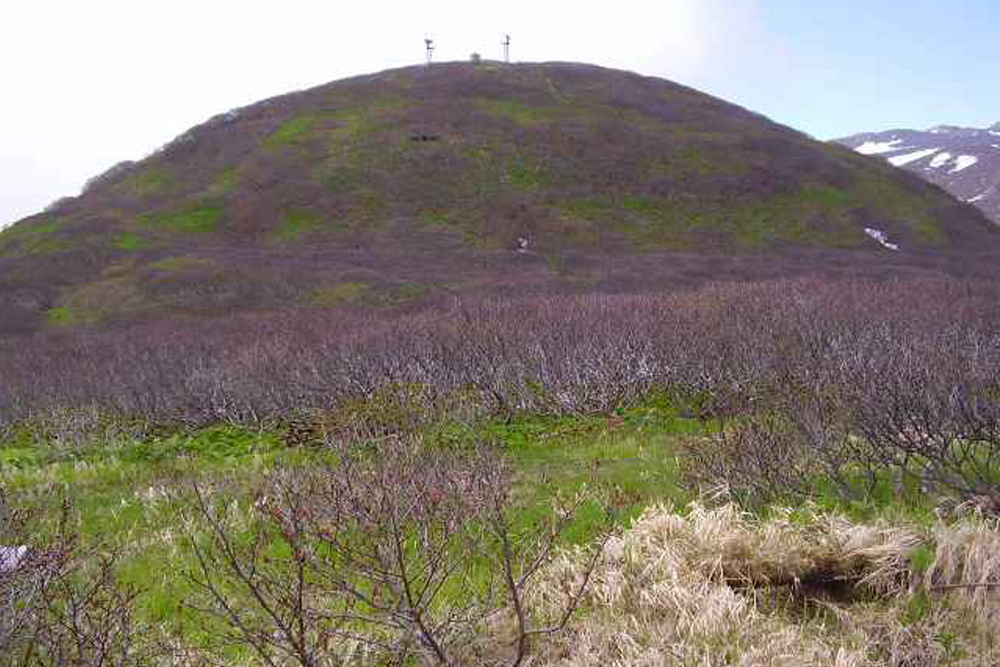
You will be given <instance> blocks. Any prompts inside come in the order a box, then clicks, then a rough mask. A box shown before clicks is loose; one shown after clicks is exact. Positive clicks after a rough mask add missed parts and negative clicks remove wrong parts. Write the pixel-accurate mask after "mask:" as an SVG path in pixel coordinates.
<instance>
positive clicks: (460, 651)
mask: <svg viewBox="0 0 1000 667" xmlns="http://www.w3.org/2000/svg"><path fill="white" fill-rule="evenodd" d="M337 458H338V462H337V463H336V464H334V465H332V466H330V467H328V468H326V469H325V470H323V471H321V472H319V473H308V472H305V471H302V470H286V471H282V472H279V473H276V474H275V475H273V476H272V477H271V479H270V480H269V482H268V484H267V485H266V486H265V488H264V489H262V490H261V491H260V493H259V494H258V496H257V499H256V501H255V502H254V505H253V508H252V510H251V512H250V518H249V523H248V524H247V525H245V526H242V527H241V528H238V527H237V526H236V525H235V524H234V523H233V522H232V521H231V517H229V518H227V516H226V511H227V510H226V508H225V507H221V508H220V507H219V506H217V505H216V504H215V503H214V502H213V501H212V499H211V498H210V497H209V496H208V495H207V494H206V493H205V492H204V490H199V493H198V494H197V498H198V501H197V515H198V516H199V517H200V520H201V521H200V525H203V526H205V528H206V530H207V537H204V536H199V535H198V534H197V533H192V534H191V539H190V544H191V547H192V549H193V551H194V553H195V556H196V558H197V560H198V563H199V568H198V571H196V572H193V573H191V578H192V580H193V581H194V582H195V583H196V585H197V586H198V588H199V589H200V590H201V592H202V595H201V596H200V601H199V602H198V603H197V605H196V608H197V609H199V610H200V611H202V612H203V613H205V614H206V615H207V616H208V617H210V618H214V619H216V620H217V622H218V623H219V624H220V627H221V628H222V631H221V632H220V639H221V640H222V641H221V644H222V646H221V647H220V646H216V647H215V648H216V650H219V649H220V648H224V647H225V646H231V645H234V644H236V645H240V644H242V645H245V646H249V647H250V648H251V649H252V652H253V654H254V655H255V657H256V659H257V660H259V661H260V662H261V663H263V664H267V665H283V664H297V665H303V666H306V665H308V666H310V667H312V666H315V665H321V664H408V663H407V661H408V660H413V659H416V660H418V661H419V662H420V663H422V664H438V665H458V664H468V661H469V660H472V659H474V658H475V659H477V660H479V661H485V662H493V663H496V664H509V665H520V664H522V663H523V662H524V660H525V659H526V658H527V656H528V654H529V651H530V648H531V642H532V640H533V639H535V638H537V637H540V636H542V635H546V634H552V633H555V632H558V631H559V630H561V629H562V628H563V627H564V626H565V624H566V622H567V621H568V619H569V617H570V615H571V614H572V612H573V610H574V609H575V608H576V605H577V604H578V602H579V599H580V596H581V595H582V592H583V590H584V589H585V588H586V585H587V577H584V578H583V580H582V581H581V582H579V583H578V584H577V585H576V586H575V587H574V588H573V589H572V590H570V591H568V594H567V597H566V599H565V600H564V607H563V612H562V616H561V617H560V618H559V619H557V620H556V622H555V623H554V624H552V625H545V626H539V625H538V624H537V623H536V620H535V618H534V617H533V616H532V615H531V614H530V613H529V612H528V611H527V609H526V607H525V600H526V596H527V595H528V594H529V593H530V591H531V589H532V587H533V585H534V582H535V579H536V577H537V575H538V573H539V572H540V571H541V569H542V568H543V566H544V565H545V564H546V563H547V562H548V560H549V559H550V557H551V556H552V554H553V550H554V548H555V545H556V542H557V540H558V538H559V536H560V534H561V533H562V531H563V530H564V529H565V527H566V526H567V524H568V522H569V521H571V520H572V519H573V518H574V516H575V513H576V510H577V509H578V508H579V506H580V503H581V502H582V498H581V497H577V498H574V499H572V500H570V501H569V502H568V503H566V504H563V505H560V506H559V507H558V508H557V512H556V515H555V518H554V519H552V520H551V521H545V522H542V524H540V525H538V526H534V527H528V528H523V527H519V526H518V525H517V524H516V522H515V507H514V503H513V501H512V499H511V496H510V488H509V476H510V471H509V470H508V469H507V467H506V465H504V464H503V462H502V461H500V460H499V459H497V458H496V457H494V456H492V455H490V454H488V453H487V452H486V451H485V450H482V449H480V450H477V451H475V452H474V453H466V454H454V453H452V454H446V453H442V452H433V451H431V450H428V449H427V448H426V447H424V446H421V445H420V444H419V443H416V442H413V441H399V442H396V443H395V444H394V445H388V444H386V443H383V445H382V446H380V448H379V449H378V450H377V451H374V452H372V451H368V452H359V451H358V450H357V444H356V443H355V449H353V450H352V449H351V448H348V447H342V448H340V449H338V456H337ZM503 606H507V607H508V608H509V609H510V610H511V614H512V617H513V619H514V621H513V627H514V628H515V630H514V632H513V638H512V640H511V642H510V645H509V646H507V647H506V649H505V650H504V651H503V652H502V653H503V654H501V655H493V654H489V655H484V654H482V653H480V654H478V655H473V654H475V653H477V647H479V650H480V651H482V650H484V649H482V646H483V643H482V641H481V640H480V639H479V637H480V633H482V632H483V631H484V629H486V628H487V627H488V625H489V621H490V619H491V618H492V617H494V616H495V614H496V613H497V612H498V609H499V608H500V607H503ZM470 651H472V653H470Z"/></svg>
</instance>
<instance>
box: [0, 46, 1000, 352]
mask: <svg viewBox="0 0 1000 667" xmlns="http://www.w3.org/2000/svg"><path fill="white" fill-rule="evenodd" d="M866 229H877V230H878V231H879V232H881V233H883V234H885V235H886V238H888V239H890V240H891V243H892V244H894V245H897V246H898V247H899V249H900V250H899V251H898V252H896V251H890V250H888V249H887V247H886V246H885V245H883V244H880V243H878V242H876V241H875V240H873V237H872V236H871V234H870V233H866V231H865V230H866ZM996 235H997V232H996V230H995V229H994V228H993V227H991V226H990V225H989V223H988V222H987V221H986V220H985V219H984V218H982V217H981V215H980V214H979V213H978V212H977V211H976V210H975V209H973V208H972V207H969V206H964V205H962V204H960V203H959V202H957V201H956V200H954V199H952V198H951V197H949V196H948V195H946V194H945V193H944V192H943V191H941V190H940V189H938V188H936V187H934V186H932V185H928V184H926V183H924V182H922V181H921V180H920V179H919V178H917V177H915V176H913V175H910V174H908V173H906V172H903V171H900V170H897V169H894V168H892V167H891V166H890V165H887V164H884V163H882V162H880V161H878V160H875V159H872V158H869V157H865V156H861V155H856V154H854V153H853V152H852V151H850V150H848V149H846V148H843V147H841V146H837V145H834V144H827V143H821V142H817V141H814V140H812V139H811V138H809V137H808V136H806V135H804V134H802V133H800V132H797V131H795V130H792V129H790V128H788V127H784V126H781V125H778V124H775V123H773V122H771V121H769V120H768V119H767V118H764V117H762V116H760V115H759V114H756V113H753V112H751V111H748V110H746V109H743V108H741V107H739V106H735V105H733V104H729V103H726V102H724V101H722V100H719V99H716V98H713V97H711V96H708V95H705V94H703V93H700V92H698V91H695V90H693V89H691V88H687V87H684V86H681V85H678V84H675V83H672V82H670V81H666V80H663V79H657V78H651V77H645V76H640V75H638V74H634V73H630V72H624V71H618V70H611V69H606V68H602V67H597V66H593V65H583V64H577V63H540V64H517V65H507V64H502V63H499V62H492V61H481V62H479V63H468V62H463V63H442V64H434V65H432V66H423V65H422V66H414V67H407V68H402V69H395V70H389V71H385V72H380V73H376V74H369V75H364V76H357V77H353V78H349V79H344V80H341V81H336V82H333V83H329V84H326V85H323V86H319V87H316V88H313V89H310V90H305V91H301V92H296V93H292V94H288V95H282V96H280V97H275V98H272V99H269V100H265V101H262V102H260V103H257V104H253V105H251V106H248V107H245V108H242V109H237V110H233V111H230V112H227V113H224V114H220V115H218V116H216V117H214V118H212V119H211V120H209V121H207V122H205V123H203V124H202V125H199V126H197V127H195V128H192V129H191V130H189V131H188V132H186V133H184V134H183V135H182V136H180V137H178V138H177V139H176V140H175V141H173V142H172V143H170V144H169V145H167V146H166V147H164V148H163V149H162V150H160V151H158V152H157V153H155V154H154V155H152V156H150V157H148V158H146V159H144V160H142V161H139V162H136V163H126V164H124V165H122V166H120V167H117V168H115V169H113V170H112V171H111V172H109V173H107V174H105V175H103V176H101V177H99V178H97V179H95V180H94V181H93V182H92V184H91V185H90V187H88V188H87V189H86V191H85V192H84V193H83V194H82V195H81V196H79V197H76V198H71V199H68V200H64V201H62V202H61V203H60V204H59V205H58V206H56V207H55V208H54V209H52V210H49V211H46V212H44V213H41V214H39V215H36V216H32V217H30V218H27V219H25V220H23V221H21V222H20V223H18V224H16V225H14V226H12V227H10V228H8V229H6V230H4V231H3V232H2V233H0V311H4V312H2V313H0V320H2V321H4V324H3V325H0V330H2V331H4V332H8V333H9V332H12V331H33V330H37V329H40V328H65V327H80V326H105V325H112V324H115V323H124V322H133V321H140V320H148V319H151V318H154V319H155V318H160V317H175V316H178V315H184V316H203V315H213V314H219V313H230V312H233V311H246V310H262V309H263V310H267V309H274V308H284V307H289V306H318V307H330V306H339V305H362V306H377V307H386V306H390V307H405V306H406V305H407V304H412V303H418V302H421V301H422V300H426V299H433V298H436V297H437V296H441V295H445V294H462V293H485V292H489V293H497V292H500V293H509V292H514V291H525V290H528V291H537V290H549V289H572V290H577V291H578V290H581V289H583V290H587V289H605V288H608V289H611V288H613V289H625V288H627V289H635V288H637V287H638V288H642V287H643V286H651V285H653V284H669V283H671V282H672V281H675V280H682V281H689V282H690V281H701V280H706V279H717V278H719V277H723V278H724V277H726V276H727V272H735V273H739V272H741V271H749V270H750V268H748V267H750V265H751V264H753V263H754V262H756V263H757V264H759V265H760V266H762V267H766V270H765V273H766V274H767V275H775V274H781V273H783V272H785V271H786V270H787V271H788V272H794V271H798V270H806V269H807V268H809V267H811V268H809V270H813V269H816V270H818V269H817V267H819V269H824V270H825V268H829V269H830V270H833V271H836V270H846V269H843V267H845V266H849V265H853V264H857V265H858V266H860V265H865V266H867V264H866V262H871V263H872V264H871V265H872V266H878V267H882V268H884V267H885V266H889V265H892V264H893V263H894V262H895V263H900V262H904V263H905V262H918V263H919V262H921V261H924V259H926V258H928V257H932V258H935V259H934V260H933V261H934V262H937V264H941V263H942V262H945V263H949V262H951V263H953V264H954V265H956V266H959V265H966V264H968V262H966V261H965V260H964V259H963V260H962V261H959V262H952V259H947V261H946V260H944V259H940V258H942V257H944V258H954V257H956V256H958V257H965V256H966V255H968V254H969V253H977V252H979V251H980V250H981V249H982V248H983V247H984V246H986V245H989V244H992V243H995V242H996V241H995V239H996ZM665 257H671V258H673V259H671V260H669V261H664V260H663V258H665ZM709 257H711V258H713V259H712V261H711V262H709V261H708V259H707V258H709ZM748 257H749V258H756V259H754V260H752V261H751V260H737V259H734V258H748ZM761 257H771V258H772V259H770V260H767V261H765V260H763V259H761ZM774 257H780V258H781V261H780V262H778V263H776V262H775V261H774V260H773V258H774ZM825 257H835V258H837V259H835V260H831V261H829V262H828V261H826V260H825V259H823V258H825ZM843 258H849V261H846V263H845V260H844V259H843ZM928 261H930V260H928ZM797 262H798V264H797ZM852 263H853V264H852ZM937 264H935V266H936V265H937ZM837 267H840V268H837ZM880 270H881V269H880Z"/></svg>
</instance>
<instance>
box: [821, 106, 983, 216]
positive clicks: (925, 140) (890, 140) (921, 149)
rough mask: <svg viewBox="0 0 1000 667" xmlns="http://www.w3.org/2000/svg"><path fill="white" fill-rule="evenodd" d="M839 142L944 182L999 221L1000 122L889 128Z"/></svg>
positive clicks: (947, 186)
mask: <svg viewBox="0 0 1000 667" xmlns="http://www.w3.org/2000/svg"><path fill="white" fill-rule="evenodd" d="M837 141H838V142H839V143H841V144H843V145H844V146H847V147H848V148H852V149H854V150H856V151H857V152H859V153H861V154H862V155H879V156H881V157H883V158H885V159H886V160H888V161H889V162H890V163H891V164H893V165H896V166H898V167H902V168H903V169H906V170H907V171H910V172H912V173H914V174H917V175H918V176H920V177H922V178H925V179H927V180H928V181H930V182H931V183H934V184H936V185H939V186H941V187H942V188H944V189H945V190H947V191H948V192H950V193H951V194H953V195H955V197H957V198H959V199H961V200H962V201H965V202H968V203H970V204H975V205H976V206H977V207H978V208H979V209H980V210H982V211H983V213H985V214H986V215H987V217H989V218H990V219H992V220H993V221H994V222H996V223H1000V123H996V124H995V125H993V126H991V127H988V128H983V129H977V128H966V127H955V126H952V125H939V126H938V127H934V128H931V129H929V130H927V131H925V132H920V131H917V130H888V131H886V132H870V133H865V134H856V135H854V136H850V137H845V138H843V139H838V140H837Z"/></svg>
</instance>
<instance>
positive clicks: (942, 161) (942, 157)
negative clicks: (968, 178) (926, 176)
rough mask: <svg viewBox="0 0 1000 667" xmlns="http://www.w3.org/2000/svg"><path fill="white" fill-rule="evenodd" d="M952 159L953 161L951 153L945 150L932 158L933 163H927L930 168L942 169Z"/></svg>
mask: <svg viewBox="0 0 1000 667" xmlns="http://www.w3.org/2000/svg"><path fill="white" fill-rule="evenodd" d="M950 161H951V153H949V152H947V151H945V152H944V153H938V154H937V155H935V156H934V159H933V160H931V163H930V164H929V165H927V167H928V168H929V169H940V168H941V167H943V166H945V165H946V164H948V162H950Z"/></svg>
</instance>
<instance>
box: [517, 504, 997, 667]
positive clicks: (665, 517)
mask: <svg viewBox="0 0 1000 667" xmlns="http://www.w3.org/2000/svg"><path fill="white" fill-rule="evenodd" d="M932 539H933V540H934V541H935V542H936V544H937V545H938V546H937V553H936V558H935V560H934V563H933V565H932V566H931V568H930V569H929V571H928V573H927V576H926V578H925V579H924V582H925V585H924V586H917V585H916V584H917V583H919V582H918V581H917V578H916V577H914V575H913V574H912V573H911V571H910V562H911V557H912V556H913V555H914V552H915V550H916V549H917V548H918V547H919V548H927V547H928V546H929V545H930V544H931V543H932ZM998 546H1000V533H998V532H997V527H996V526H995V525H992V524H988V523H985V522H983V521H980V520H977V519H973V520H969V521H968V522H965V523H962V524H959V525H956V526H954V527H950V528H949V527H944V526H941V527H939V528H937V529H936V530H935V534H934V535H933V536H932V535H930V534H928V533H927V532H926V531H921V530H917V529H914V528H908V527H900V526H890V525H888V524H882V523H876V524H857V523H852V522H851V521H849V520H847V519H845V518H844V517H841V516H837V515H833V514H827V513H823V512H819V511H812V510H806V511H804V512H803V511H801V510H800V511H798V512H795V513H793V512H791V511H789V510H781V511H777V512H775V513H774V514H773V515H772V516H770V517H769V518H767V519H759V518H755V517H754V516H753V515H750V514H746V513H744V512H741V511H740V510H738V509H737V508H736V507H735V506H733V505H725V506H723V507H719V508H707V507H705V506H702V505H700V504H694V505H692V506H691V507H689V508H687V510H686V511H685V512H684V513H683V514H682V513H678V512H676V511H675V510H674V509H673V508H669V507H653V508H650V509H649V510H647V512H646V513H645V514H644V515H643V516H642V517H641V518H640V519H638V520H637V521H636V522H635V523H634V524H633V526H632V527H631V528H630V529H629V530H627V531H625V532H623V533H622V534H620V535H617V536H615V537H614V538H612V539H611V540H610V541H609V542H608V544H607V547H606V549H605V553H604V555H603V557H602V560H601V562H600V564H599V566H598V568H597V570H596V571H595V572H594V574H593V578H592V585H591V588H590V590H589V596H588V598H587V600H586V604H585V607H584V609H583V611H582V613H581V615H580V616H579V618H578V619H577V620H576V621H575V623H574V624H573V625H572V626H571V627H570V628H569V630H568V632H567V633H566V635H565V636H563V637H561V638H559V639H558V640H556V641H555V642H553V643H552V644H551V645H549V646H547V647H545V648H544V649H543V651H542V653H541V654H540V655H539V656H538V657H539V658H540V664H546V665H566V666H568V665H573V666H574V667H587V666H590V665H593V666H595V667H596V666H597V665H602V666H603V665H615V666H617V667H645V666H646V665H650V666H652V665H699V666H702V665H704V666H708V665H746V666H750V665H753V666H755V667H756V666H760V667H772V666H773V667H778V666H785V665H787V666H792V665H795V666H808V665H837V666H840V667H848V666H869V665H871V666H874V665H892V666H896V667H902V666H904V665H921V666H923V665H944V664H961V665H974V664H1000V663H998V662H997V660H995V659H994V658H996V657H998V656H1000V653H997V650H996V649H995V648H994V647H993V640H992V637H994V636H998V635H1000V633H998V630H1000V623H998V620H997V616H996V613H995V611H996V609H997V608H998V607H997V603H996V596H997V595H998V594H1000V591H998V590H996V589H993V588H991V587H986V586H976V587H970V588H954V589H949V591H950V592H948V593H947V595H944V594H942V593H940V592H938V591H939V587H940V586H942V585H943V582H954V583H960V582H968V583H970V584H972V583H974V584H979V583H981V582H984V581H993V580H996V579H995V578H994V573H995V572H996V570H997V568H1000V549H998V548H997V547H998ZM585 562H586V552H584V551H579V552H571V553H566V554H564V555H563V556H562V557H561V558H559V559H558V560H557V561H556V562H554V563H553V564H552V566H551V569H550V571H549V573H548V576H547V578H546V581H545V585H544V586H543V587H542V588H541V590H540V591H539V595H538V598H537V600H536V601H535V602H536V606H537V609H538V610H539V612H540V613H542V614H545V613H546V611H545V610H547V609H549V608H554V607H556V606H558V605H559V603H560V601H561V600H563V598H564V595H565V594H564V592H563V591H565V590H567V589H568V588H569V584H570V583H571V582H573V581H574V580H576V579H578V578H579V576H580V572H581V571H582V570H581V568H582V566H583V564H584V563H585ZM911 584H913V585H911ZM958 595H961V596H964V597H965V598H968V601H969V602H971V603H973V604H972V605H964V606H962V605H952V604H950V600H949V598H950V597H951V596H958ZM984 660H985V662H983V661H984ZM977 661H978V662H977Z"/></svg>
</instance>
